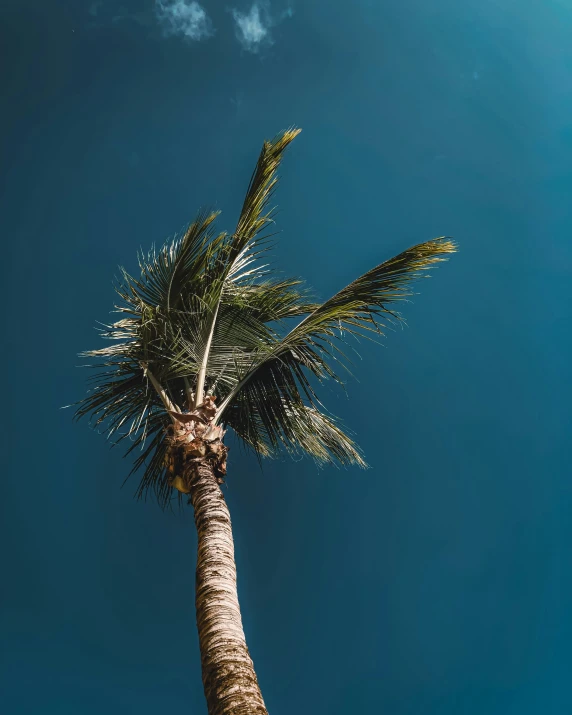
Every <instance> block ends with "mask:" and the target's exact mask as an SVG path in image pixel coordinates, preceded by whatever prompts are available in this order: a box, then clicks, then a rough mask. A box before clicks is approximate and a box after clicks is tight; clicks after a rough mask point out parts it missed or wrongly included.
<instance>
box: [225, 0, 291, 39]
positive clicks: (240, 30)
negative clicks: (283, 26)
mask: <svg viewBox="0 0 572 715" xmlns="http://www.w3.org/2000/svg"><path fill="white" fill-rule="evenodd" d="M292 15H293V10H292V9H291V8H288V9H287V10H286V11H284V12H283V13H281V15H280V16H279V17H278V18H274V17H272V15H271V13H270V6H269V3H268V2H266V1H265V0H258V1H255V2H254V3H253V5H252V7H251V8H250V10H249V11H248V12H240V10H236V9H233V10H232V16H233V17H234V22H235V28H234V29H235V33H236V37H237V39H238V41H239V42H240V44H241V45H242V47H243V48H244V49H245V50H248V52H258V50H259V48H260V47H262V46H263V45H271V44H272V43H273V39H272V35H271V33H270V30H271V28H272V27H273V26H274V25H276V24H277V23H278V22H280V21H281V20H283V19H285V18H287V17H292Z"/></svg>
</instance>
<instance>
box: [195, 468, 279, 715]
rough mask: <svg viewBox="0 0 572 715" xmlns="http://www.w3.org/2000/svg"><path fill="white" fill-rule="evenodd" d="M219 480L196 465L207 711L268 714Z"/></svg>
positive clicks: (199, 601) (198, 604) (199, 608)
mask: <svg viewBox="0 0 572 715" xmlns="http://www.w3.org/2000/svg"><path fill="white" fill-rule="evenodd" d="M219 480H220V477H219ZM219 480H217V476H216V474H215V468H214V467H213V464H212V462H210V461H208V460H207V459H205V460H200V461H198V460H197V462H195V465H194V469H193V476H192V479H191V480H190V501H191V503H192V505H193V507H194V510H195V524H196V527H197V533H198V554H197V573H196V595H195V600H196V609H197V626H198V630H199V643H200V649H201V665H202V672H203V686H204V691H205V696H206V699H207V706H208V712H209V715H231V714H232V715H246V714H248V715H268V711H267V710H266V707H265V705H264V701H263V699H262V694H261V692H260V688H259V686H258V681H257V678H256V673H255V672H254V667H253V664H252V659H251V658H250V654H249V652H248V648H247V646H246V639H245V637H244V631H243V627H242V618H241V615H240V607H239V605H238V594H237V589H236V565H235V562H234V543H233V539H232V529H231V523H230V514H229V511H228V507H227V505H226V502H225V500H224V496H223V494H222V491H221V489H220V486H219V484H218V481H219Z"/></svg>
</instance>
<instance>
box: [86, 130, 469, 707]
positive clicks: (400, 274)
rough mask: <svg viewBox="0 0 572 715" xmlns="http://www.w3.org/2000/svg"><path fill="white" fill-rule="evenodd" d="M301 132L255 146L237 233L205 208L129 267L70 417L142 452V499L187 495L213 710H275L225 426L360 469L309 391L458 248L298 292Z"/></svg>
mask: <svg viewBox="0 0 572 715" xmlns="http://www.w3.org/2000/svg"><path fill="white" fill-rule="evenodd" d="M299 131H300V130H299V129H289V130H287V131H285V132H283V133H282V134H280V135H279V136H277V137H276V138H275V139H273V140H272V141H266V142H265V143H264V145H263V147H262V151H261V153H260V156H259V159H258V163H257V164H256V168H255V170H254V173H253V175H252V178H251V181H250V184H249V187H248V191H247V193H246V198H245V200H244V204H243V207H242V211H241V213H240V218H239V220H238V225H237V227H236V230H235V231H234V233H232V234H230V235H229V234H227V233H218V234H217V233H215V231H214V229H213V226H214V221H215V218H216V216H217V213H213V212H201V213H199V215H198V217H197V218H196V220H195V221H194V222H193V223H192V224H191V225H190V226H189V227H188V229H187V230H186V232H185V233H184V235H182V236H180V237H178V238H175V240H173V241H172V242H170V243H167V244H165V245H164V246H162V247H161V248H160V249H158V250H155V249H152V250H151V251H150V252H149V254H147V255H141V256H140V257H139V266H140V275H139V276H138V277H136V278H135V277H133V276H131V275H129V274H128V273H127V272H125V271H122V278H121V281H120V282H119V285H118V286H117V289H116V290H117V292H118V294H119V296H120V298H121V303H120V305H119V306H116V308H117V310H118V311H119V312H121V313H122V314H123V317H122V319H121V320H118V321H117V322H115V323H113V324H112V325H109V326H106V328H105V329H104V331H103V334H104V336H105V337H106V338H109V339H111V340H113V341H114V342H113V344H112V345H110V346H109V347H105V348H103V349H100V350H93V351H90V352H87V353H83V355H84V356H89V357H95V358H97V359H98V360H97V361H96V362H95V364H94V365H95V366H96V367H100V368H101V367H103V370H98V371H97V373H96V375H95V383H96V386H95V388H94V389H93V390H92V391H90V392H89V393H88V395H87V396H86V397H85V398H84V399H83V400H82V401H81V402H80V403H79V406H78V409H77V412H76V417H78V418H79V417H82V416H84V415H88V414H89V415H91V416H92V418H93V420H94V422H95V424H96V425H104V427H105V431H106V432H107V433H108V434H109V435H110V436H113V437H114V440H115V441H117V442H121V441H123V440H129V441H130V442H131V445H130V447H129V449H128V450H127V453H129V452H132V451H134V450H136V449H139V451H140V453H139V455H138V456H137V458H136V459H135V461H134V465H133V470H132V472H135V471H139V470H140V471H141V473H142V477H141V481H140V484H139V487H138V490H137V494H138V496H139V497H144V496H145V495H147V493H148V492H151V493H152V494H154V496H155V497H156V498H157V499H158V501H159V503H160V504H161V505H162V506H166V505H168V504H170V503H171V500H172V499H173V497H175V498H177V499H178V501H179V503H180V502H181V500H182V499H184V498H185V497H184V496H183V495H187V498H188V502H189V503H191V504H192V505H193V508H194V518H195V524H196V528H197V532H198V556H197V569H196V615H197V625H198V632H199V642H200V650H201V663H202V676H203V685H204V691H205V696H206V700H207V705H208V712H209V714H210V715H227V714H230V713H232V715H240V714H241V713H249V715H251V714H263V713H267V710H266V707H265V705H264V701H263V699H262V695H261V692H260V688H259V685H258V681H257V678H256V674H255V672H254V668H253V664H252V660H251V658H250V655H249V652H248V648H247V646H246V640H245V637H244V632H243V627H242V620H241V615H240V608H239V605H238V596H237V588H236V566H235V561H234V545H233V539H232V531H231V522H230V515H229V511H228V507H227V505H226V502H225V499H224V496H223V494H222V491H221V488H220V485H221V483H222V482H223V480H224V478H225V475H226V459H227V452H228V448H227V447H226V445H225V444H224V441H223V438H224V435H225V432H226V430H227V429H228V428H230V429H232V430H233V431H234V433H235V435H236V436H237V437H238V438H239V439H240V440H242V442H243V443H244V444H245V445H246V446H247V447H249V448H251V449H252V450H253V451H254V452H255V454H256V455H258V456H259V457H261V456H264V457H269V456H272V455H275V454H276V453H277V452H278V451H280V450H281V449H285V450H286V451H288V452H290V453H307V454H309V455H311V456H312V457H313V458H314V459H315V460H317V461H318V462H320V463H328V462H330V463H340V464H357V465H359V466H361V467H365V466H366V465H365V462H364V459H363V457H362V454H361V452H360V450H359V448H358V447H357V446H356V444H355V443H354V442H353V440H352V439H351V438H350V437H349V436H348V435H347V434H346V433H345V432H344V431H343V429H342V427H341V426H340V424H339V422H338V421H337V420H336V419H335V418H333V417H332V416H330V415H329V414H328V413H327V411H326V410H325V408H324V407H323V406H322V404H321V403H320V402H319V400H318V397H317V395H316V388H317V387H319V385H320V384H321V383H322V382H323V381H324V380H325V379H327V378H331V379H333V380H334V381H336V382H338V383H342V378H341V376H340V374H339V371H340V370H341V369H346V368H348V360H347V358H346V356H345V354H344V352H343V345H344V343H347V341H348V339H350V338H357V337H359V336H362V337H364V336H365V337H372V338H375V337H376V336H382V335H383V334H384V330H385V329H387V327H388V326H389V325H390V324H394V323H396V322H397V321H400V320H401V317H400V315H399V314H398V313H397V312H396V311H395V310H394V309H393V307H392V306H393V304H395V303H397V302H399V301H402V300H404V299H406V298H407V297H408V296H409V295H411V292H410V288H409V286H410V283H411V282H412V281H413V280H414V279H417V278H420V277H421V276H423V275H426V273H425V271H426V270H427V269H428V268H430V266H432V265H433V264H435V263H437V262H439V261H442V260H445V258H444V256H445V255H446V254H448V253H452V252H453V251H455V246H454V244H453V243H452V242H451V241H450V240H448V239H447V238H446V237H441V238H437V239H434V240H431V241H427V242H426V243H421V244H419V245H416V246H413V247H412V248H409V249H407V250H406V251H403V253H400V254H399V255H398V256H395V257H394V258H391V259H390V260H388V261H385V263H381V264H380V265H378V266H376V267H375V268H373V269H372V270H370V271H368V272H367V273H365V274H364V275H362V276H361V277H359V278H357V279H356V280H355V281H353V283H350V284H349V285H348V286H346V287H345V288H343V289H342V290H341V291H339V292H338V293H336V294H335V295H334V296H333V297H332V298H330V299H329V300H327V301H325V302H324V303H316V302H313V301H312V300H311V299H310V297H309V295H308V293H307V292H306V290H305V289H304V288H303V287H302V285H301V282H300V281H299V280H295V279H285V278H280V277H277V276H276V275H275V274H274V273H273V271H271V270H269V269H268V267H265V265H264V264H263V262H262V261H263V259H264V257H265V254H266V252H267V250H268V249H269V247H270V243H269V235H268V234H267V233H266V232H265V230H266V229H267V228H268V227H269V226H270V225H271V224H272V223H273V219H272V215H273V210H272V209H270V208H269V201H270V199H271V197H272V194H273V191H274V188H275V186H276V182H277V169H278V166H279V164H280V161H281V159H282V156H283V154H284V151H285V149H286V147H287V146H288V145H289V144H290V142H291V141H292V140H293V139H294V138H295V137H296V136H297V134H298V133H299Z"/></svg>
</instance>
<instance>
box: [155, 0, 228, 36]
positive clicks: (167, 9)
mask: <svg viewBox="0 0 572 715" xmlns="http://www.w3.org/2000/svg"><path fill="white" fill-rule="evenodd" d="M155 10H156V12H157V17H158V18H159V22H160V23H161V25H162V26H163V30H164V31H165V33H166V34H168V35H182V36H184V37H187V38H188V39H189V40H205V39H207V38H208V37H211V35H212V34H213V33H214V28H213V26H212V22H211V20H210V18H209V16H208V15H207V13H206V11H205V9H204V8H203V7H202V6H201V5H200V4H199V3H198V2H196V0H155Z"/></svg>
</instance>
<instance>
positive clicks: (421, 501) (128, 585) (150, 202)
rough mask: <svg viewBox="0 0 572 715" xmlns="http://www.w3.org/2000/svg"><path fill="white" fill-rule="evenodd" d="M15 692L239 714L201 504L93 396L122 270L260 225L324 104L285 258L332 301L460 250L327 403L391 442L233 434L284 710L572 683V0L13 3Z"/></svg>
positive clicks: (559, 699)
mask: <svg viewBox="0 0 572 715" xmlns="http://www.w3.org/2000/svg"><path fill="white" fill-rule="evenodd" d="M0 28H1V29H0V32H1V33H2V41H1V42H0V48H1V50H0V51H1V52H2V54H3V58H2V66H3V67H5V68H6V67H8V68H9V69H8V71H7V72H6V71H5V73H4V74H3V77H2V82H3V92H2V97H3V111H2V113H1V114H0V125H1V129H2V131H1V133H0V136H1V137H2V157H3V160H2V163H1V184H0V202H1V206H0V209H1V213H0V216H1V217H2V225H3V233H2V235H3V237H4V238H3V241H4V242H3V246H4V251H5V258H4V261H3V262H2V271H3V285H4V287H5V304H7V309H5V311H4V325H5V333H4V338H5V347H4V351H3V357H4V360H5V365H4V367H3V375H4V380H5V382H6V386H7V389H6V390H5V394H6V393H7V397H8V399H7V400H6V401H5V405H6V408H5V410H4V418H5V428H4V436H5V442H4V444H5V448H4V450H3V451H2V457H3V460H4V468H3V470H2V472H3V475H4V477H3V479H4V490H3V499H2V502H1V506H2V511H3V513H2V518H1V520H0V525H1V527H0V528H1V529H2V538H1V540H0V544H1V545H2V563H3V576H4V577H3V579H2V582H3V585H2V589H1V590H0V606H1V609H0V624H1V628H2V641H3V646H4V647H3V649H2V656H1V658H2V667H1V668H0V673H1V675H0V687H1V689H2V692H3V701H4V702H7V704H8V707H7V708H6V712H9V713H10V715H12V714H14V715H34V714H35V713H40V712H41V713H43V714H48V713H49V714H51V713H54V715H66V714H67V713H70V714H71V713H74V714H75V713H78V712H81V713H82V715H84V714H85V715H90V714H91V713H94V714H95V713H97V714H98V715H99V713H101V712H106V713H109V714H110V715H112V714H114V713H122V714H124V713H130V712H137V713H138V715H145V714H146V713H156V712H157V710H162V711H168V712H170V713H178V712H181V713H183V712H185V713H188V712H193V713H195V712H196V713H201V712H205V710H206V708H205V705H204V699H203V694H202V686H201V680H200V660H199V654H198V644H197V637H196V633H195V620H194V611H193V588H194V561H195V549H196V539H195V535H194V527H193V523H192V515H191V514H190V512H184V513H183V514H170V513H163V512H161V511H160V510H159V509H158V508H157V507H156V506H155V505H154V504H152V503H150V502H148V503H145V504H142V503H137V502H136V501H134V500H133V498H132V494H133V491H134V489H135V485H134V483H131V482H127V484H126V485H125V486H124V487H123V489H121V488H120V487H121V484H122V482H123V480H124V478H125V476H126V475H127V473H128V471H129V463H128V461H125V460H123V459H121V454H120V453H119V451H117V450H113V449H111V450H110V449H109V445H108V444H106V442H105V439H104V438H103V437H101V436H100V435H98V434H96V433H95V432H93V431H90V430H89V429H88V427H87V425H86V424H79V425H78V424H74V423H72V422H71V414H70V411H69V410H68V411H66V410H61V409H60V406H61V405H64V404H68V403H70V402H73V401H74V400H76V399H78V398H79V397H80V396H81V395H82V394H83V392H84V390H85V378H86V372H85V371H84V370H81V369H78V368H76V367H75V366H76V365H77V364H78V362H79V360H78V359H77V357H76V355H77V353H78V352H80V351H81V350H84V349H88V348H91V347H94V346H95V345H96V344H97V340H98V339H97V333H96V331H95V330H94V326H95V325H96V321H98V320H99V321H106V320H107V318H108V315H109V311H110V310H111V308H112V305H113V301H114V294H113V290H112V280H113V276H114V275H115V274H116V273H117V266H118V265H120V264H121V265H125V266H126V267H127V268H128V269H129V268H133V267H134V265H135V260H136V252H137V250H138V248H139V247H143V248H147V247H149V246H150V245H151V244H152V243H154V242H156V243H161V242H162V241H163V240H164V239H166V238H167V237H169V236H172V235H173V234H174V233H175V232H176V231H178V230H180V228H181V227H182V226H183V225H184V224H185V222H186V221H188V220H190V219H191V218H192V217H193V216H194V214H195V212H196V210H197V209H198V208H199V207H200V206H205V205H209V206H211V205H214V206H216V207H218V208H220V209H222V211H223V213H222V216H221V222H220V223H221V226H222V227H224V228H231V227H232V226H233V222H234V221H235V219H236V215H237V211H238V209H239V207H240V203H241V199H242V196H243V193H244V190H245V189H246V185H247V182H248V178H249V176H250V172H251V170H252V167H253V164H254V162H255V160H256V156H257V153H258V151H259V149H260V145H261V142H262V140H263V139H264V138H265V137H269V136H272V135H274V134H275V133H276V132H278V131H279V130H281V129H283V128H285V127H287V126H289V125H291V124H296V125H299V126H301V127H302V128H303V132H302V134H301V135H300V137H299V138H298V139H297V140H296V141H295V143H294V144H293V146H292V147H291V149H290V151H289V154H288V156H287V158H286V160H285V162H284V167H283V171H282V180H281V184H280V187H279V191H278V194H277V202H278V204H279V206H280V212H279V214H278V227H279V228H280V230H281V231H282V233H281V235H280V241H279V244H278V246H277V248H276V251H275V257H276V265H277V266H279V267H280V269H281V270H283V271H284V272H285V273H286V274H293V275H301V276H303V277H304V278H306V279H307V280H308V282H309V283H310V285H312V286H313V287H314V289H315V291H316V293H317V294H318V295H319V296H322V297H327V296H328V295H330V294H331V293H332V292H334V291H335V290H336V289H337V288H339V287H340V286H342V285H345V284H346V283H347V282H349V281H350V280H352V279H353V278H354V277H356V276H357V275H359V274H360V273H362V272H363V271H365V270H367V269H368V268H369V267H371V266H372V265H374V264H376V263H379V262H380V261H381V260H384V259H385V258H388V257H390V256H391V255H393V254H395V253H397V252H399V251H400V250H402V249H403V248H405V247H407V246H409V245H411V244H413V243H417V242H420V241H423V240H426V239H429V238H432V237H435V236H439V235H443V234H448V235H452V236H454V237H455V239H456V240H457V241H458V243H459V245H460V252H459V253H458V254H457V255H455V256H453V257H452V259H451V260H450V262H449V263H448V264H446V265H443V266H441V267H439V268H438V269H437V270H436V271H435V272H434V275H433V278H432V279H431V280H430V281H424V282H423V283H422V285H421V286H419V291H420V295H418V296H417V297H416V298H415V300H414V301H413V303H412V304H411V305H408V306H406V309H405V311H404V312H405V315H406V317H407V321H408V327H407V328H406V329H405V330H399V331H396V332H395V333H393V334H390V335H389V336H388V337H387V340H386V341H385V346H384V347H382V348H380V347H376V346H373V345H372V346H369V345H363V346H362V348H361V351H360V353H361V359H360V360H359V361H358V362H357V364H356V374H357V375H358V378H359V380H356V381H353V382H351V383H350V384H349V386H348V396H347V397H346V396H343V395H339V394H338V393H336V392H335V391H331V392H330V391H329V390H327V391H326V393H325V400H326V402H327V404H328V406H329V407H330V408H331V409H332V410H333V411H334V412H336V413H337V414H338V415H339V416H340V417H341V418H342V419H343V420H344V422H345V423H346V425H348V426H349V427H350V428H351V429H353V430H354V432H355V433H356V434H357V435H358V437H359V441H360V443H361V445H362V447H363V449H364V451H365V453H366V456H367V458H368V461H369V463H370V464H371V469H370V470H368V471H367V472H361V471H359V470H346V471H343V470H334V469H324V470H317V469H316V468H315V466H314V465H313V464H312V463H310V462H308V461H300V462H292V461H290V460H288V459H286V458H284V459H283V460H278V461H273V462H268V463H265V464H264V468H263V470H262V471H261V470H260V468H259V467H258V465H257V463H256V461H255V460H254V459H252V458H251V457H249V456H247V455H244V454H243V453H241V451H240V449H239V448H238V447H237V446H236V445H233V449H232V451H231V459H230V463H229V479H228V488H227V492H226V495H227V500H228V503H229V506H230V509H231V514H232V516H233V524H234V530H235V540H236V549H237V564H238V571H239V597H240V600H241V605H242V608H243V615H244V622H245V629H246V634H247V639H248V642H249V646H250V649H251V652H252V655H253V658H254V661H255V666H256V669H257V672H258V675H259V680H260V682H261V686H262V689H263V693H264V696H265V699H266V702H267V705H268V707H269V711H270V712H271V713H272V714H273V715H280V714H281V713H290V712H292V710H293V709H295V710H296V712H297V713H299V714H300V715H306V713H307V714H308V715H309V714H310V713H312V715H313V714H314V713H317V712H320V713H328V715H347V714H348V713H353V712H358V711H362V710H369V711H372V712H373V713H378V712H379V713H384V714H387V715H420V713H423V715H449V713H451V714H453V713H455V715H459V714H460V713H462V714H463V715H485V714H486V715H497V714H498V715H501V714H502V715H512V714H514V715H516V714H518V715H536V713H543V715H561V714H562V713H564V712H568V711H570V710H571V709H572V696H571V694H570V688H569V683H568V681H569V672H570V667H571V666H572V651H571V645H570V644H571V637H572V617H571V615H570V602H571V601H572V581H571V577H570V544H571V538H572V528H571V523H572V522H571V519H570V510H571V505H572V494H571V487H570V471H571V470H570V457H569V447H568V444H569V434H570V426H571V425H570V422H571V420H570V409H569V403H570V378H569V368H568V367H567V365H568V364H569V350H570V303H571V302H570V276H571V250H570V245H571V244H570V229H571V215H570V208H569V207H570V201H569V196H570V192H571V189H572V174H571V169H570V167H571V165H572V162H571V159H572V125H571V121H570V117H571V116H572V76H571V71H572V49H571V46H570V42H569V38H570V36H571V31H572V11H571V9H570V6H569V4H568V3H565V2H545V3H533V2H530V1H529V0H524V1H521V2H519V3H515V2H511V1H509V0H500V1H499V0H496V1H495V2H493V1H492V0H490V1H483V0H480V1H479V2H476V0H466V1H465V2H462V3H459V2H453V1H452V0H434V2H432V3H426V2H422V1H421V0H400V2H394V1H391V0H388V1H387V2H371V1H369V2H366V1H365V0H356V2H353V3H351V4H350V3H347V2H340V1H339V0H330V1H329V2H325V0H306V2H304V3H302V2H300V0H296V2H291V3H288V2H278V0H276V1H274V0H271V2H269V3H259V4H255V5H252V4H251V3H249V2H246V3H244V2H238V1H237V2H235V3H233V2H230V3H227V2H224V3H222V2H214V1H212V2H207V0H205V1H204V2H202V3H201V4H198V3H196V2H183V0H179V1H178V2H168V1H167V0H163V1H162V2H155V0H140V1H139V0H131V1H129V0H123V1H122V2H114V0H102V1H101V2H97V1H96V2H81V1H79V0H77V2H73V3H72V2H69V1H68V2H65V1H64V0H53V1H52V2H51V3H46V2H40V1H39V0H7V1H6V2H4V3H2V6H1V8H0Z"/></svg>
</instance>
